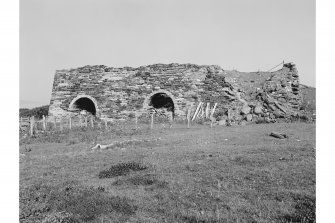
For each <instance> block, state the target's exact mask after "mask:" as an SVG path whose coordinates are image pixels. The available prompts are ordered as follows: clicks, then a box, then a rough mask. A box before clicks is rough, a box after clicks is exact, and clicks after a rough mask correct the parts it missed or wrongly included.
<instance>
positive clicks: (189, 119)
mask: <svg viewBox="0 0 335 223" xmlns="http://www.w3.org/2000/svg"><path fill="white" fill-rule="evenodd" d="M191 108H192V106H190V107H189V108H188V111H187V128H188V129H189V128H190V121H191Z"/></svg>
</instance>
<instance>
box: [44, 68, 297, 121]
mask: <svg viewBox="0 0 335 223" xmlns="http://www.w3.org/2000/svg"><path fill="white" fill-rule="evenodd" d="M157 94H160V95H161V96H163V95H164V97H167V98H170V99H171V102H172V104H173V111H172V112H173V114H174V116H175V118H181V119H184V118H186V113H187V109H189V108H190V106H191V105H193V109H195V107H196V105H197V104H198V103H199V102H203V103H205V104H206V103H210V104H211V106H213V104H214V103H218V106H217V109H216V117H217V118H218V119H219V120H226V121H227V122H229V123H237V124H239V123H241V122H242V121H253V120H254V121H255V120H257V119H259V118H263V119H264V118H267V119H269V120H274V119H276V118H285V117H289V116H291V115H292V114H295V113H297V112H298V111H299V106H300V103H301V94H300V90H299V76H298V72H297V69H296V67H295V65H294V64H292V63H288V64H284V66H283V68H282V69H280V70H278V71H275V72H252V73H244V72H238V71H226V70H223V69H222V68H221V67H219V66H215V65H204V66H199V65H194V64H177V63H173V64H154V65H149V66H141V67H138V68H131V67H123V68H113V67H107V66H104V65H99V66H85V67H80V68H77V69H69V70H57V71H56V74H55V78H54V83H53V89H52V96H51V101H50V107H49V115H50V116H56V117H65V116H70V115H73V114H77V113H78V110H80V108H79V109H78V107H80V106H81V105H80V103H79V102H78V101H79V100H82V99H83V98H84V99H85V100H87V101H88V102H89V103H91V104H92V106H93V107H94V111H93V112H94V115H95V116H97V117H99V118H112V119H127V118H129V117H134V115H135V113H136V114H144V113H148V111H149V110H151V109H153V107H155V106H154V105H153V98H155V95H156V96H157ZM156 98H157V97H156ZM79 105H80V106H79ZM81 108H82V107H81Z"/></svg>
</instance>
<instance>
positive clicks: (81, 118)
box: [79, 114, 83, 127]
mask: <svg viewBox="0 0 335 223" xmlns="http://www.w3.org/2000/svg"><path fill="white" fill-rule="evenodd" d="M79 123H80V127H83V117H82V115H81V114H80V115H79Z"/></svg>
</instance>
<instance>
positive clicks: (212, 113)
mask: <svg viewBox="0 0 335 223" xmlns="http://www.w3.org/2000/svg"><path fill="white" fill-rule="evenodd" d="M217 105H218V103H215V104H214V108H213V110H212V112H211V117H213V115H214V112H215V108H216V106H217Z"/></svg>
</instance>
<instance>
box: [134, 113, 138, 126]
mask: <svg viewBox="0 0 335 223" xmlns="http://www.w3.org/2000/svg"><path fill="white" fill-rule="evenodd" d="M137 122H138V117H137V113H135V125H136V129H137Z"/></svg>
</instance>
